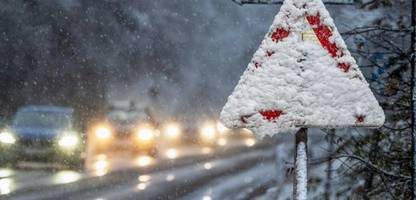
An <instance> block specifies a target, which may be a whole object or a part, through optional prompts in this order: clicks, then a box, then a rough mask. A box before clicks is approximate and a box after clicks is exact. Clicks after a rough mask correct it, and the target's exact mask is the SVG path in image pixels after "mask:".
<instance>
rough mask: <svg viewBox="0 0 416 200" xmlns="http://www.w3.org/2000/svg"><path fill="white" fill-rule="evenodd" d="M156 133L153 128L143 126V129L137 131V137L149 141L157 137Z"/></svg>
mask: <svg viewBox="0 0 416 200" xmlns="http://www.w3.org/2000/svg"><path fill="white" fill-rule="evenodd" d="M154 134H155V133H154V132H153V130H152V129H150V128H143V129H139V131H138V132H137V137H138V139H139V140H144V141H149V140H152V139H153V138H154V137H155V135H154Z"/></svg>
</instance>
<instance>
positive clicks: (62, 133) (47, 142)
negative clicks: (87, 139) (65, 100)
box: [0, 106, 83, 166]
mask: <svg viewBox="0 0 416 200" xmlns="http://www.w3.org/2000/svg"><path fill="white" fill-rule="evenodd" d="M73 112H74V111H73V109H71V108H67V107H58V106H24V107H21V108H20V109H18V111H17V113H16V114H15V116H14V118H13V120H12V123H11V125H10V126H8V127H6V128H5V129H4V130H2V131H1V132H0V152H1V154H0V160H1V161H2V164H17V162H18V161H22V160H23V161H26V160H29V161H31V160H36V161H39V160H44V161H55V162H59V163H61V164H65V165H68V166H80V165H82V160H83V158H82V156H81V155H82V152H83V145H82V135H81V134H80V132H78V131H77V129H76V127H75V125H74V117H73Z"/></svg>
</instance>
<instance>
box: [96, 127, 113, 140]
mask: <svg viewBox="0 0 416 200" xmlns="http://www.w3.org/2000/svg"><path fill="white" fill-rule="evenodd" d="M95 135H96V136H97V138H98V139H108V138H110V137H111V130H110V129H109V128H106V127H98V128H97V129H96V130H95Z"/></svg>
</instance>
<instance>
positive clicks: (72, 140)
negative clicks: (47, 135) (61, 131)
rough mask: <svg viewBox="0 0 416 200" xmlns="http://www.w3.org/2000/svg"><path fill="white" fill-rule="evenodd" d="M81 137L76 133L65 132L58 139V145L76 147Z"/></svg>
mask: <svg viewBox="0 0 416 200" xmlns="http://www.w3.org/2000/svg"><path fill="white" fill-rule="evenodd" d="M78 143H79V138H78V136H77V135H75V134H65V135H63V136H61V137H60V138H59V140H58V145H59V146H61V147H63V148H74V147H76V146H77V145H78Z"/></svg>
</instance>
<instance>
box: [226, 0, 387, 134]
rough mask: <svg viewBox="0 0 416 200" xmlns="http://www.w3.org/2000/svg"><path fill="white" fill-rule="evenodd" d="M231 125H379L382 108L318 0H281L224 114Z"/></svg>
mask: <svg viewBox="0 0 416 200" xmlns="http://www.w3.org/2000/svg"><path fill="white" fill-rule="evenodd" d="M221 120H222V121H223V123H224V124H225V125H226V126H228V127H246V128H250V129H252V130H254V131H255V132H257V133H260V134H262V133H264V134H271V133H278V132H281V131H287V130H288V129H294V128H300V127H305V128H307V127H325V128H335V127H351V126H360V127H379V126H381V125H382V124H383V123H384V113H383V110H382V109H381V107H380V106H379V104H378V102H377V100H376V98H375V97H374V95H373V93H372V92H371V90H370V88H369V85H368V83H367V82H366V80H365V78H364V76H363V75H362V73H361V72H360V70H359V68H358V66H357V64H356V61H355V60H354V58H353V57H352V56H351V54H350V52H349V51H348V49H347V46H346V45H345V42H344V40H343V39H342V38H341V35H340V34H339V32H338V30H337V28H336V27H335V25H334V22H333V20H332V18H331V17H330V15H329V13H328V11H327V10H326V8H325V6H324V5H323V3H322V1H321V0H286V1H285V2H284V3H283V5H282V7H281V9H280V12H279V13H278V14H277V15H276V17H275V19H274V21H273V24H272V26H271V27H270V29H269V32H268V33H267V34H266V36H265V37H264V40H263V41H262V43H261V45H260V47H259V49H258V50H257V51H256V52H255V54H254V56H253V58H252V60H251V62H250V63H249V65H248V67H247V70H246V71H245V72H244V74H243V75H242V77H241V79H240V81H239V82H238V85H237V86H236V88H235V89H234V92H233V93H232V94H231V95H230V97H229V98H228V101H227V103H226V105H225V106H224V108H223V110H222V112H221Z"/></svg>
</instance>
